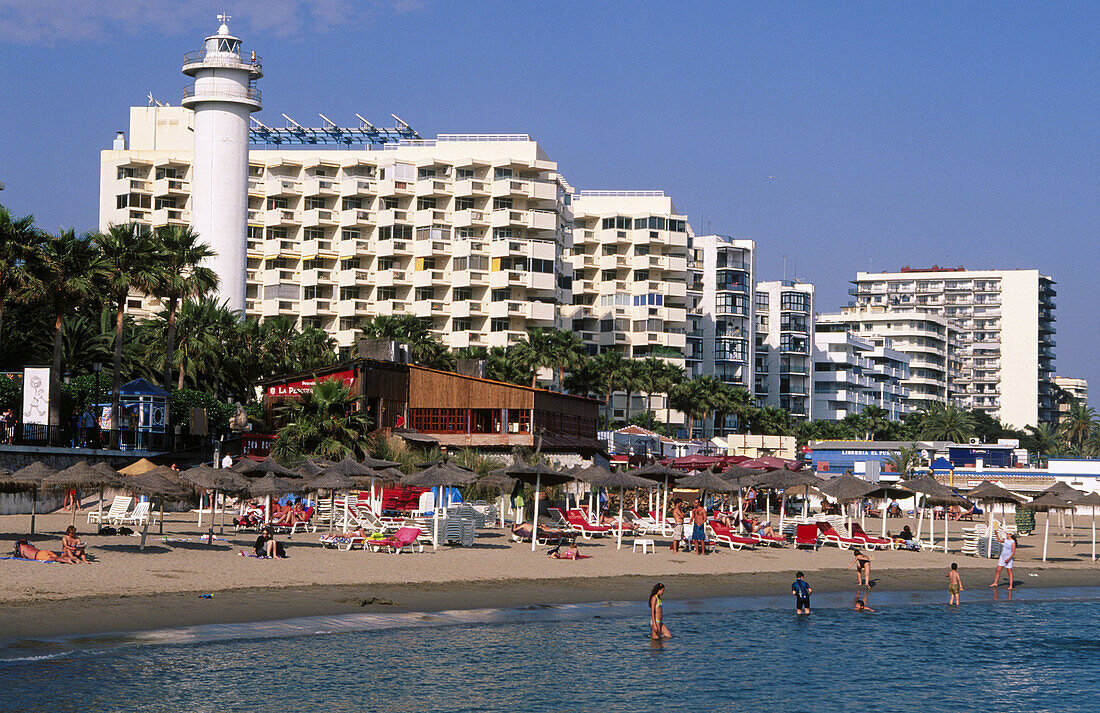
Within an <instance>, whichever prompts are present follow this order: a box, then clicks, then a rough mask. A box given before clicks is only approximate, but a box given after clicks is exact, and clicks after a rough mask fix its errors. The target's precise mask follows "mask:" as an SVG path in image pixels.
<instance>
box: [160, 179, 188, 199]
mask: <svg viewBox="0 0 1100 713" xmlns="http://www.w3.org/2000/svg"><path fill="white" fill-rule="evenodd" d="M153 194H154V195H158V196H181V197H186V196H189V195H191V184H189V183H188V182H187V181H185V180H183V179H182V178H158V179H157V180H156V181H154V182H153Z"/></svg>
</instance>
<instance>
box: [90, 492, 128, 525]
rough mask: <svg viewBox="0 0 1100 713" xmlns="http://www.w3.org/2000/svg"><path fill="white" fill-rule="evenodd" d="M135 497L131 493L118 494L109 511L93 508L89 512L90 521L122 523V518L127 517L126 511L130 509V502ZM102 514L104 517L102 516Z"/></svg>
mask: <svg viewBox="0 0 1100 713" xmlns="http://www.w3.org/2000/svg"><path fill="white" fill-rule="evenodd" d="M133 501H134V499H133V498H132V497H130V496H129V495H116V496H115V499H114V500H112V501H111V507H110V509H109V510H108V511H107V512H104V513H100V512H99V511H98V510H93V511H92V512H90V513H88V522H95V523H99V524H100V525H102V524H103V523H105V522H106V523H110V524H112V525H118V524H121V523H122V519H123V518H124V517H126V512H127V511H128V510H129V509H130V503H132V502H133ZM101 515H102V517H100V516H101Z"/></svg>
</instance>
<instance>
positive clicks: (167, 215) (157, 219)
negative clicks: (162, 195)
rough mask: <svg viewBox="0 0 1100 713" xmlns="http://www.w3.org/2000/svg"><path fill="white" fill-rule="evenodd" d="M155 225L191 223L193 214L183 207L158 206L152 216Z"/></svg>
mask: <svg viewBox="0 0 1100 713" xmlns="http://www.w3.org/2000/svg"><path fill="white" fill-rule="evenodd" d="M150 222H151V223H152V224H153V225H190V223H191V214H190V213H188V212H187V211H185V210H183V209H182V208H158V209H157V210H154V211H153V213H152V216H151V217H150Z"/></svg>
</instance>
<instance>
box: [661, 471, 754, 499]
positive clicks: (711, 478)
mask: <svg viewBox="0 0 1100 713" xmlns="http://www.w3.org/2000/svg"><path fill="white" fill-rule="evenodd" d="M676 485H678V486H680V487H681V488H687V489H689V490H699V491H702V492H700V494H699V502H702V503H705V502H706V497H707V492H708V491H709V492H712V493H732V492H733V491H735V490H740V488H739V487H738V486H737V485H735V484H733V483H731V482H730V481H728V480H726V479H725V478H723V477H722V476H720V475H717V474H715V473H711V472H710V471H709V470H700V471H698V472H697V473H695V474H694V475H688V476H684V477H683V478H680V479H679V480H677V481H676Z"/></svg>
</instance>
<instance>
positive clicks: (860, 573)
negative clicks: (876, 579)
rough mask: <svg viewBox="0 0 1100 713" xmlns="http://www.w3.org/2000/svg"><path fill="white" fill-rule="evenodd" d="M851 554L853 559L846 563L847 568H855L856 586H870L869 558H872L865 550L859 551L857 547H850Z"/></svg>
mask: <svg viewBox="0 0 1100 713" xmlns="http://www.w3.org/2000/svg"><path fill="white" fill-rule="evenodd" d="M852 555H853V556H854V557H855V559H853V560H852V563H851V564H850V565H848V569H853V568H854V569H855V570H856V586H862V587H870V586H871V560H873V559H874V557H872V556H871V555H869V554H867V553H866V552H861V551H860V550H859V548H858V547H853V548H852Z"/></svg>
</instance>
